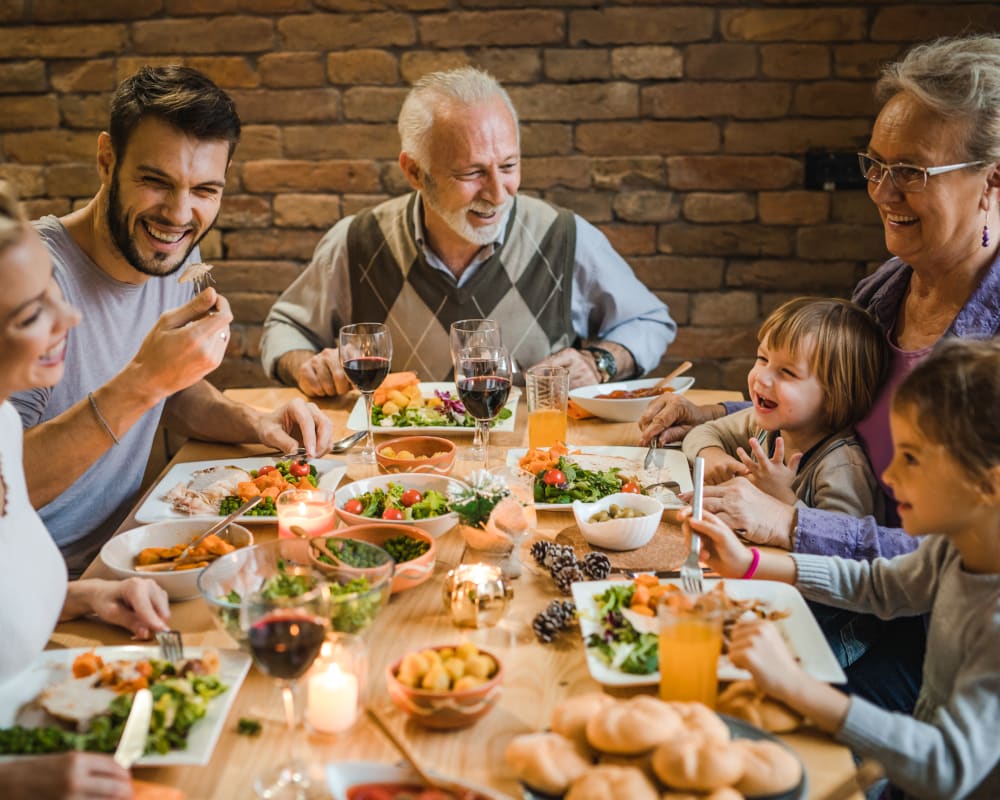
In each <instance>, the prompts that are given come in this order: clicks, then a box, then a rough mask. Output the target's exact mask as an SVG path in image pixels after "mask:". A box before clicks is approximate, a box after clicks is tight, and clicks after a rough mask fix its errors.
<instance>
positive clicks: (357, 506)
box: [344, 497, 365, 514]
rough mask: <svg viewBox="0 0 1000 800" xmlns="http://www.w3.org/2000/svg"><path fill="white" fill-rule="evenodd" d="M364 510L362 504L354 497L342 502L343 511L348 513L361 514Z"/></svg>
mask: <svg viewBox="0 0 1000 800" xmlns="http://www.w3.org/2000/svg"><path fill="white" fill-rule="evenodd" d="M364 510H365V506H364V504H363V503H362V502H361V501H360V500H358V498H356V497H352V498H351V499H350V500H348V501H347V502H346V503H344V511H346V512H347V513H348V514H361V513H362V512H363V511H364Z"/></svg>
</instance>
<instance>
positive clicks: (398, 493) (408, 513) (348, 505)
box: [341, 483, 450, 520]
mask: <svg viewBox="0 0 1000 800" xmlns="http://www.w3.org/2000/svg"><path fill="white" fill-rule="evenodd" d="M341 508H342V509H343V510H344V511H346V512H347V513H348V514H356V515H357V516H360V517H370V518H372V519H384V520H412V519H428V518H430V517H440V516H441V515H443V514H447V513H448V512H449V511H450V509H449V508H448V498H447V497H445V496H444V495H443V494H441V493H440V492H437V491H435V490H434V489H428V490H427V491H426V492H421V491H419V490H418V489H407V488H406V487H405V486H403V484H401V483H390V484H388V486H387V487H386V488H385V489H382V488H375V489H372V490H371V491H370V492H365V493H364V494H361V495H358V496H357V497H352V498H351V499H350V500H347V501H346V502H345V503H344V504H343V505H342V506H341Z"/></svg>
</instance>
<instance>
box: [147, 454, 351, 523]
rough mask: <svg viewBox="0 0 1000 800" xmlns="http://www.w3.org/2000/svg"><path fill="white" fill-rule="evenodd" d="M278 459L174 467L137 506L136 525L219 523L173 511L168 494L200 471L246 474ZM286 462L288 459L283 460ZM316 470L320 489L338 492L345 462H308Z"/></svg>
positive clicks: (244, 516) (255, 518)
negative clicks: (239, 470) (177, 521)
mask: <svg viewBox="0 0 1000 800" xmlns="http://www.w3.org/2000/svg"><path fill="white" fill-rule="evenodd" d="M281 460H282V459H281V458H277V457H273V456H254V457H253V458H232V459H229V460H228V461H225V460H222V461H185V462H184V463H181V464H174V465H173V466H172V467H171V468H170V470H169V471H168V472H167V474H166V475H164V476H163V479H162V480H161V481H160V482H159V483H158V484H156V486H154V487H153V491H151V492H150V493H149V496H148V497H147V498H146V501H145V502H144V503H143V504H142V505H141V506H139V510H138V511H136V512H135V518H136V520H137V521H138V522H159V521H160V520H164V519H203V520H218V519H219V515H217V514H185V513H183V512H181V511H175V510H174V507H173V506H172V505H171V504H170V501H169V500H165V499H164V497H165V496H166V494H167V492H169V491H170V490H171V489H173V488H174V487H175V486H176V485H177V484H178V483H187V482H188V481H189V480H191V476H192V475H194V473H195V472H197V471H198V470H200V469H208V468H209V467H226V466H233V467H241V468H243V469H245V470H246V471H247V472H249V471H250V470H252V469H260V468H261V467H263V466H265V465H267V464H271V465H274V464H276V463H277V462H278V461H281ZM286 460H287V459H286ZM309 463H310V464H312V465H313V466H314V467H316V479H317V481H318V482H319V487H320V488H321V489H329V490H330V491H331V492H332V491H333V490H334V489H336V488H337V484H338V483H340V479H341V478H343V477H344V473H345V472H346V471H347V462H346V461H344V460H343V459H340V458H314V459H311V460H310V461H309ZM277 519H278V518H277V517H259V516H253V515H252V514H242V515H241V516H239V517H237V518H236V521H237V522H241V523H243V524H244V525H246V524H247V523H248V522H249V523H253V522H275V521H276V520H277Z"/></svg>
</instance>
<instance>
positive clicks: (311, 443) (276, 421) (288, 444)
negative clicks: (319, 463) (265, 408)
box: [254, 397, 333, 458]
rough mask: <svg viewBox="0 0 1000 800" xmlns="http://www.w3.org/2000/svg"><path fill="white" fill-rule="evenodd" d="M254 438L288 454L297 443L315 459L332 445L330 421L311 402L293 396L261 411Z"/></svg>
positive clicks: (331, 423) (331, 425)
mask: <svg viewBox="0 0 1000 800" xmlns="http://www.w3.org/2000/svg"><path fill="white" fill-rule="evenodd" d="M254 432H255V433H256V435H257V440H258V441H259V442H261V443H262V444H267V445H270V446H271V447H276V448H277V449H279V450H281V451H283V452H285V453H290V452H292V451H293V450H294V449H295V448H296V447H298V446H299V444H300V443H301V445H302V446H303V447H304V448H305V449H306V455H308V456H309V458H318V457H319V456H322V455H324V454H325V453H327V452H328V451H329V450H330V445H331V444H333V422H332V421H331V420H330V418H329V417H328V416H327V415H326V414H324V413H323V412H322V411H321V410H320V409H319V407H318V406H317V405H316V404H315V403H307V402H306V401H305V400H303V399H301V398H298V397H297V398H295V399H294V400H292V401H291V402H289V403H285V405H283V406H281V407H280V408H276V409H275V410H274V411H271V412H269V413H267V414H261V415H260V417H259V418H258V421H257V424H256V426H255V431H254Z"/></svg>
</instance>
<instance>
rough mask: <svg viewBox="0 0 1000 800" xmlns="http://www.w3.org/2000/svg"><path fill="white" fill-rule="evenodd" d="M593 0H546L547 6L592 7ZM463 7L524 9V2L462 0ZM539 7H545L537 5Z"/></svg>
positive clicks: (515, 0)
mask: <svg viewBox="0 0 1000 800" xmlns="http://www.w3.org/2000/svg"><path fill="white" fill-rule="evenodd" d="M593 4H594V3H593V0H545V3H544V5H546V6H559V7H564V6H583V7H587V6H592V5H593ZM462 5H463V6H466V7H468V8H523V7H524V6H525V5H529V4H526V3H525V2H524V0H462ZM537 5H543V4H542V3H537Z"/></svg>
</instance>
